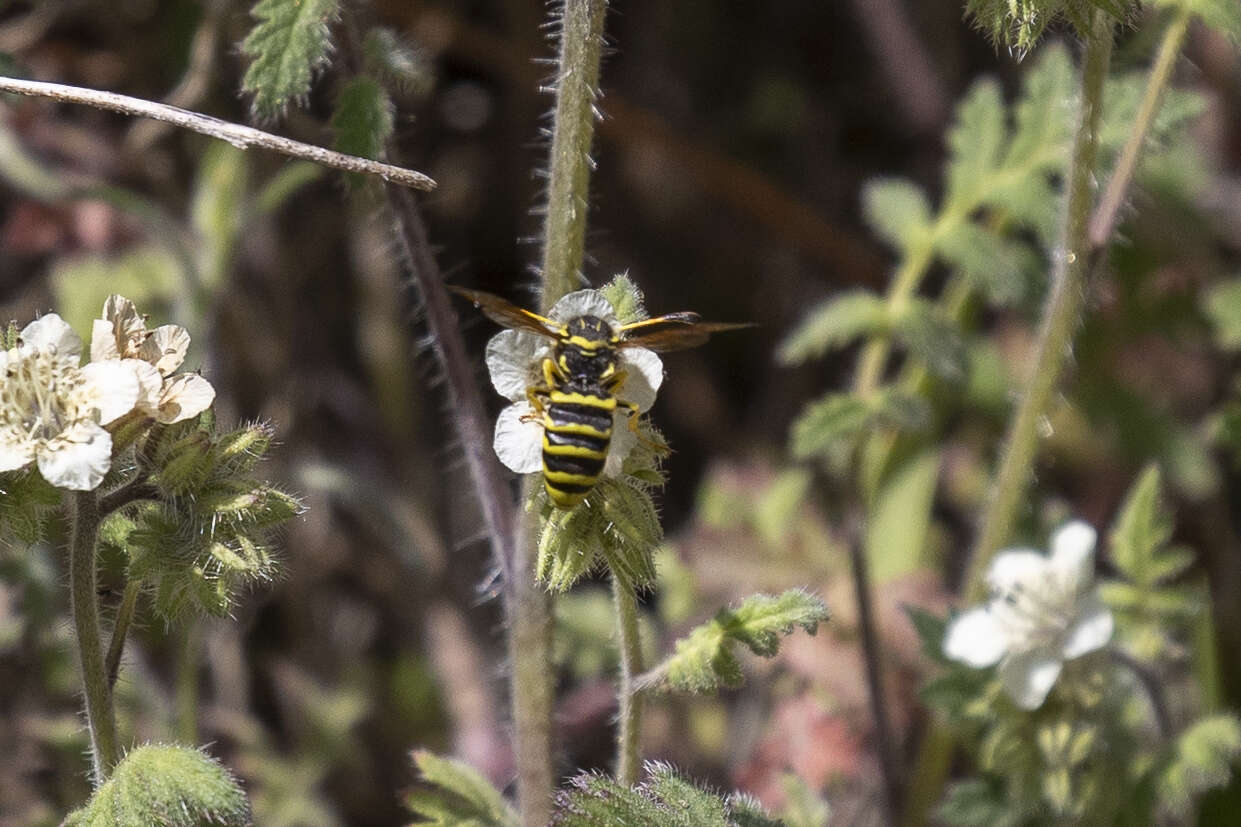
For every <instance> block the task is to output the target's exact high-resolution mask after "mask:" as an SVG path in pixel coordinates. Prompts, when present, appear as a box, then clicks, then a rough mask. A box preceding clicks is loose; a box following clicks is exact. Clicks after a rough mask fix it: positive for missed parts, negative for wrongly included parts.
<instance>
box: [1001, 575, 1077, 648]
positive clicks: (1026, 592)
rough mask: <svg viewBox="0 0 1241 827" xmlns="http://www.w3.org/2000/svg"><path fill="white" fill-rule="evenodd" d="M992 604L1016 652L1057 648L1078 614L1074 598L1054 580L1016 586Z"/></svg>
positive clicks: (1013, 585) (1017, 584) (1015, 584)
mask: <svg viewBox="0 0 1241 827" xmlns="http://www.w3.org/2000/svg"><path fill="white" fill-rule="evenodd" d="M996 598H997V599H996V601H995V602H994V603H992V606H993V611H994V612H995V614H996V617H997V619H998V620H999V621H1000V622H1001V623H1003V624H1004V626H1005V628H1006V629H1007V630H1008V633H1009V639H1010V643H1011V646H1010V648H1012V649H1014V650H1016V651H1030V650H1032V649H1039V648H1043V647H1046V646H1057V645H1058V644H1059V642H1060V641H1061V640H1062V639H1063V637H1064V634H1065V633H1066V632H1067V631H1068V629H1069V626H1070V625H1071V624H1072V622H1073V618H1074V616H1075V614H1076V611H1077V610H1076V606H1075V600H1074V599H1073V598H1074V595H1071V594H1068V593H1067V592H1066V590H1065V589H1064V588H1062V587H1061V584H1060V583H1058V582H1055V581H1054V579H1053V578H1048V579H1047V580H1045V581H1040V582H1039V583H1037V584H1034V587H1033V588H1032V587H1031V584H1028V583H1022V582H1017V583H1013V584H1012V585H1011V586H1010V587H1009V588H1008V589H1007V590H1005V591H1003V592H1001V593H999V594H998V595H997V596H996Z"/></svg>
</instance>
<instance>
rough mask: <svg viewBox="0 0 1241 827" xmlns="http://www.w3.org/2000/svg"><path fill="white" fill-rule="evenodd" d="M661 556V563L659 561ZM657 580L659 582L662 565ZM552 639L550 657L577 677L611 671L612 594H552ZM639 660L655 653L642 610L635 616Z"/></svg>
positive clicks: (649, 659)
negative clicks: (640, 644) (636, 620)
mask: <svg viewBox="0 0 1241 827" xmlns="http://www.w3.org/2000/svg"><path fill="white" fill-rule="evenodd" d="M662 559H663V558H661V563H662ZM660 575H661V578H660V583H661V584H662V583H663V579H662V575H663V571H662V566H661V570H660ZM554 611H555V613H556V629H555V641H554V646H553V655H552V658H553V660H554V661H555V662H556V663H557V664H561V665H565V666H567V668H568V671H569V672H570V673H572V674H573V675H574V676H575V677H578V678H596V677H598V676H600V675H604V674H611V673H612V672H613V671H615V668H616V664H617V661H618V652H617V641H616V608H615V604H614V603H613V598H612V595H610V594H608V593H607V591H605V590H603V589H597V588H583V589H578V590H577V591H574V592H570V593H569V594H564V595H561V596H560V597H557V598H556V601H555V605H554ZM638 625H639V629H640V631H639V634H638V638H639V640H640V641H641V642H642V644H643V646H642V651H643V655H642V662H643V663H650V662H652V661H653V660H654V659H655V657H656V654H657V653H656V652H655V651H654V646H653V642H654V641H655V640H656V637H657V636H656V634H655V630H654V629H653V628H651V625H650V622H649V620H648V618H647V617H646V615H645V614H643V613H639V616H638Z"/></svg>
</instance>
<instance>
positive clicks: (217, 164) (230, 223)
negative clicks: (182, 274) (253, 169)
mask: <svg viewBox="0 0 1241 827" xmlns="http://www.w3.org/2000/svg"><path fill="white" fill-rule="evenodd" d="M249 189H250V157H249V155H248V154H247V153H246V152H244V151H243V150H240V149H238V148H237V147H235V146H232V145H230V144H226V143H223V142H219V141H217V142H213V143H212V144H210V145H209V146H208V147H207V148H206V150H205V151H204V152H203V155H202V159H201V160H200V161H199V164H198V176H197V178H196V179H195V181H194V193H193V196H192V197H191V201H190V216H191V221H192V224H193V227H194V231H195V233H196V236H197V238H198V239H200V240H201V244H200V245H199V247H198V267H199V272H200V273H201V278H202V280H203V287H204V288H205V289H207V290H218V289H220V288H221V287H222V286H223V285H224V283H225V281H226V279H227V278H228V275H229V273H231V272H232V261H233V254H234V252H235V251H236V249H237V242H238V240H239V239H240V238H241V233H242V231H243V230H245V229H246V227H247V226H249V224H250V221H249V203H248V195H249ZM125 295H126V296H129V295H130V294H129V293H125ZM133 298H134V299H135V301H139V299H138V298H137V297H133Z"/></svg>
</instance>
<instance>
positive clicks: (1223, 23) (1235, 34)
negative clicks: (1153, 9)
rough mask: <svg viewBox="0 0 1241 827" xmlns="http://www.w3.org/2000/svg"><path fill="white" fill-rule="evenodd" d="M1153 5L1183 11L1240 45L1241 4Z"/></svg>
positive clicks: (1160, 1) (1169, 0) (1188, 0)
mask: <svg viewBox="0 0 1241 827" xmlns="http://www.w3.org/2000/svg"><path fill="white" fill-rule="evenodd" d="M1155 5H1157V6H1170V7H1172V8H1176V9H1184V10H1185V11H1187V12H1189V13H1190V14H1193V15H1195V16H1197V17H1198V18H1199V19H1201V20H1202V22H1203V23H1205V24H1207V25H1208V26H1210V27H1211V28H1212V29H1216V30H1218V31H1220V32H1222V33H1223V34H1225V35H1227V36H1228V37H1230V38H1232V41H1233V42H1234V43H1241V4H1238V3H1234V2H1233V0H1155Z"/></svg>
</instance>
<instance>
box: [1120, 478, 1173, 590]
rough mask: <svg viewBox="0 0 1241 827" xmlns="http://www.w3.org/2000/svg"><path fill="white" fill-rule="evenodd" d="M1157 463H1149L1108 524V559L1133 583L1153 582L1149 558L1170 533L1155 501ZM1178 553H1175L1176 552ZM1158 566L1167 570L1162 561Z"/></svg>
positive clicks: (1162, 544)
mask: <svg viewBox="0 0 1241 827" xmlns="http://www.w3.org/2000/svg"><path fill="white" fill-rule="evenodd" d="M1159 489H1160V485H1159V466H1157V465H1150V466H1147V468H1146V470H1145V471H1143V472H1142V475H1141V476H1140V477H1138V481H1137V482H1135V483H1134V484H1133V487H1132V488H1131V489H1130V490H1129V495H1128V496H1127V497H1126V498H1125V503H1124V505H1123V506H1122V507H1121V510H1120V514H1119V515H1118V516H1117V517H1116V521H1115V523H1114V525H1113V527H1112V534H1111V549H1112V562H1113V563H1114V564H1115V565H1116V568H1118V569H1120V571H1121V572H1123V573H1124V575H1125V577H1126V578H1127V579H1128V580H1129V581H1130V582H1132V583H1133V584H1135V585H1137V586H1140V587H1146V588H1150V587H1153V586H1155V585H1156V584H1157V582H1158V578H1157V577H1154V576H1153V568H1154V564H1153V562H1152V561H1153V560H1154V559H1155V557H1156V556H1158V555H1159V554H1160V553H1161V552H1162V550H1163V548H1164V546H1165V545H1166V544H1167V542H1168V540H1169V538H1171V536H1172V525H1171V521H1170V519H1169V518H1168V515H1167V513H1166V512H1165V511H1164V510H1163V508H1162V506H1161V505H1160V501H1159ZM1178 556H1179V555H1178ZM1162 570H1165V571H1166V570H1167V566H1166V565H1165V566H1164V567H1163V569H1162Z"/></svg>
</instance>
